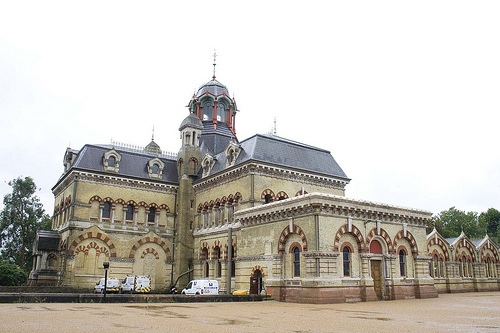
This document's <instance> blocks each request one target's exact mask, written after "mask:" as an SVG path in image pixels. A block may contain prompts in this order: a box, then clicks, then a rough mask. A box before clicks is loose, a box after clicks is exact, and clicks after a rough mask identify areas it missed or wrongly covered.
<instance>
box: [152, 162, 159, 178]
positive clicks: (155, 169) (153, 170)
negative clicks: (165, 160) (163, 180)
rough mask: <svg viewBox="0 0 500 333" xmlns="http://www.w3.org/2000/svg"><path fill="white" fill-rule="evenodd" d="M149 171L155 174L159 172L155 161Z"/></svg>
mask: <svg viewBox="0 0 500 333" xmlns="http://www.w3.org/2000/svg"><path fill="white" fill-rule="evenodd" d="M151 173H154V174H155V175H157V174H159V173H160V166H159V165H158V164H157V163H154V164H153V165H152V166H151Z"/></svg>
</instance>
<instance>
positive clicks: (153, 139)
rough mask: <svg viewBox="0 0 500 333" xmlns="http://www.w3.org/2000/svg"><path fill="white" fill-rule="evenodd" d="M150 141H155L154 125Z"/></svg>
mask: <svg viewBox="0 0 500 333" xmlns="http://www.w3.org/2000/svg"><path fill="white" fill-rule="evenodd" d="M151 141H155V125H153V133H152V134H151Z"/></svg>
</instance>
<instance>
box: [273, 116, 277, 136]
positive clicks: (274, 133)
mask: <svg viewBox="0 0 500 333" xmlns="http://www.w3.org/2000/svg"><path fill="white" fill-rule="evenodd" d="M273 135H276V117H274V126H273Z"/></svg>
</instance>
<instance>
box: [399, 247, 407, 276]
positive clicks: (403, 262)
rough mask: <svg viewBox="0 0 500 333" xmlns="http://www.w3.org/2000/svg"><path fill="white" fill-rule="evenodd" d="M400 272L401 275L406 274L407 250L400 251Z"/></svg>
mask: <svg viewBox="0 0 500 333" xmlns="http://www.w3.org/2000/svg"><path fill="white" fill-rule="evenodd" d="M399 273H400V274H401V276H406V252H405V250H400V251H399Z"/></svg>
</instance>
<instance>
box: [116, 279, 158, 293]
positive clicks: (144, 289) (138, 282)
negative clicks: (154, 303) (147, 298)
mask: <svg viewBox="0 0 500 333" xmlns="http://www.w3.org/2000/svg"><path fill="white" fill-rule="evenodd" d="M120 291H121V292H122V293H149V292H151V279H150V278H149V276H138V275H132V276H127V277H125V278H124V279H123V281H122V286H121V290H120Z"/></svg>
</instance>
